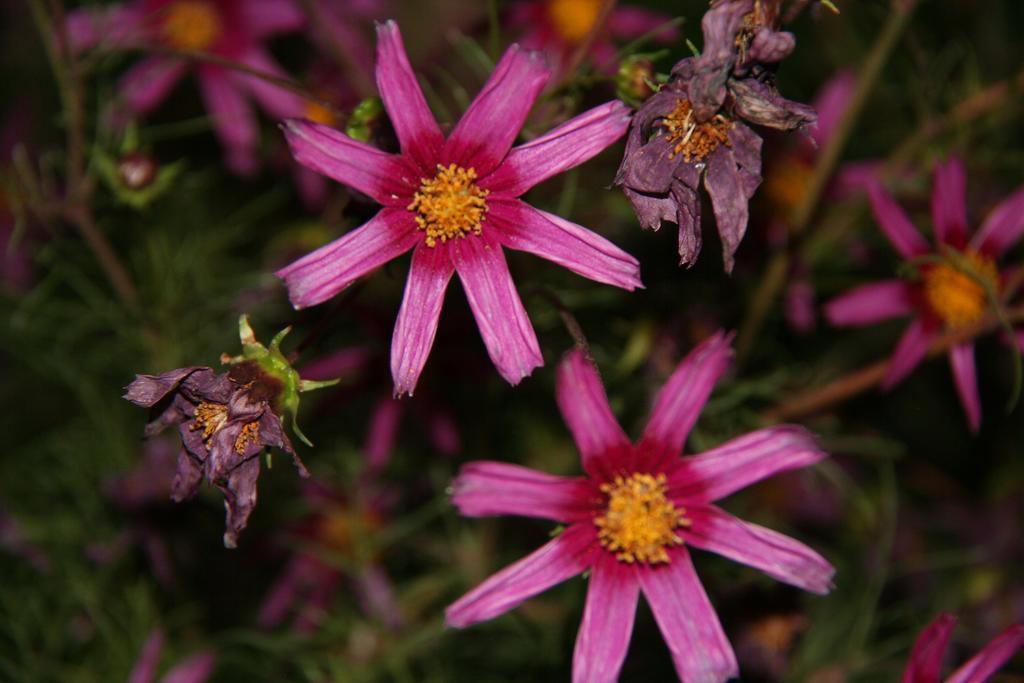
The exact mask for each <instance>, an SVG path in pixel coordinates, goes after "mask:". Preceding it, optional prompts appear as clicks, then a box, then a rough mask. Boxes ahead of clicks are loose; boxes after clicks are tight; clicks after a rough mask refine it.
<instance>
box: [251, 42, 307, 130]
mask: <svg viewBox="0 0 1024 683" xmlns="http://www.w3.org/2000/svg"><path fill="white" fill-rule="evenodd" d="M238 61H240V62H241V63H243V64H245V65H246V66H249V67H252V68H253V69H256V70H257V71H260V72H262V73H265V74H268V75H270V76H276V77H277V78H281V79H284V80H286V81H287V80H291V78H290V77H289V76H288V74H287V73H285V72H284V70H283V69H282V68H281V67H280V66H278V64H277V62H275V61H274V60H273V58H272V57H271V56H270V55H269V54H267V52H266V50H264V49H263V48H262V47H256V46H254V47H251V48H249V50H247V51H246V52H245V54H243V55H242V56H240V57H239V60H238ZM234 77H235V80H236V82H237V83H238V84H239V86H240V87H242V88H244V89H246V90H248V91H249V92H250V93H252V96H253V97H254V98H255V99H256V101H257V102H259V104H260V106H261V107H263V110H264V111H265V112H267V114H269V115H270V116H271V117H272V118H276V119H287V118H292V117H297V116H302V114H303V112H304V111H305V105H304V103H303V101H302V98H300V97H299V96H298V95H296V94H295V93H293V92H292V91H290V90H288V89H287V88H283V87H281V86H280V85H277V84H275V83H273V82H271V81H269V80H267V79H265V78H259V77H258V76H249V75H245V74H242V73H235V74H234Z"/></svg>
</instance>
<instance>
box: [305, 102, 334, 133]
mask: <svg viewBox="0 0 1024 683" xmlns="http://www.w3.org/2000/svg"><path fill="white" fill-rule="evenodd" d="M321 99H326V98H324V97H321ZM305 115H306V118H307V119H309V120H310V121H313V122H314V123H322V124H323V125H325V126H332V127H337V126H338V117H337V116H335V115H334V112H332V111H331V110H330V109H329V108H328V107H326V106H325V105H323V104H321V103H320V102H318V101H316V100H306V111H305Z"/></svg>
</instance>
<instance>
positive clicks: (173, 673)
mask: <svg viewBox="0 0 1024 683" xmlns="http://www.w3.org/2000/svg"><path fill="white" fill-rule="evenodd" d="M163 649H164V634H163V632H162V631H160V630H155V631H153V632H152V633H151V634H150V636H149V638H148V639H147V640H146V644H145V645H144V646H143V647H142V652H141V653H140V654H139V659H138V660H137V661H136V662H135V667H134V668H133V669H132V672H131V675H129V676H128V683H154V681H156V670H157V666H158V665H159V664H160V653H161V652H162V651H163ZM213 664H214V656H213V654H212V653H210V652H202V653H200V654H197V655H193V656H192V657H189V658H188V659H186V660H185V661H184V662H182V663H181V664H178V665H177V666H175V667H174V668H173V669H171V670H170V671H168V672H167V673H166V674H164V676H163V678H161V679H160V683H205V681H206V680H208V679H209V678H210V676H211V675H212V674H213Z"/></svg>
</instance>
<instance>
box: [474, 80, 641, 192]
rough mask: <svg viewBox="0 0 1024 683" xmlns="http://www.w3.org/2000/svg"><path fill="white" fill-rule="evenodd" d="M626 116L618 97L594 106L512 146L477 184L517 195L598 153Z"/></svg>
mask: <svg viewBox="0 0 1024 683" xmlns="http://www.w3.org/2000/svg"><path fill="white" fill-rule="evenodd" d="M629 119H630V110H629V109H628V108H627V107H626V105H624V104H622V102H620V101H618V100H614V101H612V102H606V103H605V104H602V105H600V106H597V107H594V108H593V109H591V110H590V111H587V112H584V113H582V114H580V115H579V116H576V117H574V118H572V119H569V120H568V121H566V122H565V123H563V124H562V125H560V126H558V127H557V128H555V129H553V130H552V131H550V132H549V133H546V134H544V135H542V136H540V137H539V138H537V139H536V140H531V141H530V142H528V143H526V144H525V145H520V146H519V147H514V148H513V149H512V150H511V151H510V152H509V153H508V156H506V157H505V160H504V161H503V162H502V163H501V166H499V167H498V168H497V169H495V170H494V172H493V173H491V174H489V175H487V176H486V177H484V178H483V179H482V180H481V181H480V185H481V187H484V188H486V189H488V190H490V191H491V192H493V193H494V194H496V195H500V196H509V197H518V196H519V195H521V194H523V193H524V192H526V191H527V190H529V189H530V188H531V187H533V186H534V185H537V184H539V183H542V182H544V181H545V180H547V179H548V178H551V177H553V176H556V175H558V174H559V173H562V172H564V171H568V170H569V169H570V168H575V167H576V166H579V165H580V164H582V163H583V162H585V161H587V160H589V159H591V158H593V157H594V156H596V155H597V154H599V153H600V152H601V151H603V150H604V149H606V148H607V147H608V145H610V144H612V143H613V142H615V141H616V140H618V139H619V138H621V137H622V136H623V135H624V134H625V133H626V128H628V127H629Z"/></svg>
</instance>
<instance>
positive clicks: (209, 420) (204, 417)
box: [190, 401, 228, 441]
mask: <svg viewBox="0 0 1024 683" xmlns="http://www.w3.org/2000/svg"><path fill="white" fill-rule="evenodd" d="M227 419H228V407H227V406H226V405H224V404H223V403H208V402H206V401H203V402H202V403H200V404H199V405H197V406H196V412H195V424H194V425H192V426H191V427H190V429H192V431H195V430H197V429H202V430H203V441H209V440H210V437H212V436H213V435H214V434H216V433H217V430H218V429H220V428H221V427H223V426H224V423H225V422H226V421H227Z"/></svg>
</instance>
